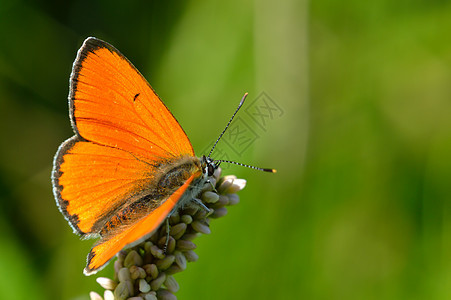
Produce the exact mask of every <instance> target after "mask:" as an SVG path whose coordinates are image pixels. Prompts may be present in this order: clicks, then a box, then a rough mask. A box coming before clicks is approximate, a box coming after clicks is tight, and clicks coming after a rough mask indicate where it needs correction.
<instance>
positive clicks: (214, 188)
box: [205, 179, 218, 193]
mask: <svg viewBox="0 0 451 300" xmlns="http://www.w3.org/2000/svg"><path fill="white" fill-rule="evenodd" d="M205 184H210V186H211V188H212V191H213V192H215V193H217V192H218V191H217V190H216V187H215V186H214V185H213V183H212V182H211V181H210V179H207V181H206V182H205Z"/></svg>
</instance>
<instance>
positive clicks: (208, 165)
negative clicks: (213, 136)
mask: <svg viewBox="0 0 451 300" xmlns="http://www.w3.org/2000/svg"><path fill="white" fill-rule="evenodd" d="M200 163H201V166H202V172H203V174H204V177H210V176H212V175H213V173H214V172H215V170H216V169H217V168H219V164H220V162H218V161H215V160H213V159H212V158H211V157H207V156H205V155H202V158H201V159H200Z"/></svg>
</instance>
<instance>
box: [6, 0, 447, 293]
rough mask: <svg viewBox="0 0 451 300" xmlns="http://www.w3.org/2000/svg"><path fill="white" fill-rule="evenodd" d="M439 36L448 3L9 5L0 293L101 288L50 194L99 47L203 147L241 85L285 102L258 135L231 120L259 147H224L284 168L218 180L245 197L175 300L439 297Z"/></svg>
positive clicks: (443, 208) (442, 44) (443, 246)
mask: <svg viewBox="0 0 451 300" xmlns="http://www.w3.org/2000/svg"><path fill="white" fill-rule="evenodd" d="M450 32H451V3H450V2H449V1H388V0H385V1H370V2H365V1H357V0H352V1H346V2H343V1H333V0H330V1H326V0H325V1H312V2H308V1H296V0H283V1H257V0H256V1H237V0H232V1H218V2H213V1H168V2H165V3H164V4H163V2H161V1H138V0H133V1H127V2H126V1H112V0H110V1H86V0H85V1H38V0H35V1H33V0H30V1H16V0H2V1H1V2H0V116H1V117H0V136H1V147H0V199H1V201H0V245H1V246H0V270H1V272H0V298H1V299H88V292H89V291H91V290H95V291H99V292H100V291H101V288H100V287H99V286H97V284H96V282H95V278H94V277H85V276H84V275H83V274H82V269H83V267H84V264H85V258H86V255H87V253H88V251H89V249H90V247H91V246H92V244H93V242H94V241H92V240H90V241H80V240H79V239H78V237H77V236H76V235H74V234H72V230H71V229H70V227H69V225H68V224H67V223H66V221H65V220H64V218H63V217H62V215H61V214H60V213H59V211H58V209H57V208H56V205H55V202H54V200H53V195H52V192H51V184H50V170H51V167H52V159H53V155H54V153H55V152H56V149H57V147H58V145H59V144H60V143H61V142H62V141H64V140H65V139H66V138H68V137H70V136H72V135H73V133H72V130H71V127H70V123H69V118H68V107H67V94H68V80H69V74H70V71H71V67H72V62H73V60H74V59H75V56H76V51H77V50H78V48H79V47H80V46H81V44H82V42H83V40H84V38H86V37H88V36H96V37H98V38H101V39H104V40H106V41H108V42H110V43H112V44H113V45H115V47H117V48H118V49H119V50H120V51H121V52H122V53H124V54H125V55H126V56H127V57H128V58H129V59H130V60H131V61H132V62H133V63H134V64H135V66H136V67H137V68H138V69H139V70H140V71H141V72H142V73H143V74H144V76H145V77H146V78H147V79H148V80H149V82H150V83H151V84H152V86H153V87H154V89H155V90H156V91H157V92H158V93H159V95H160V96H161V98H162V99H163V100H164V102H165V103H166V104H167V106H168V107H169V108H170V109H171V110H172V112H173V114H174V115H175V116H176V117H177V119H178V121H179V122H180V123H181V125H182V126H183V128H184V129H185V131H186V132H187V133H188V135H189V137H190V139H191V142H192V143H193V145H194V147H195V150H196V153H198V154H199V155H201V154H203V153H201V152H202V151H203V150H204V149H206V148H207V147H208V145H209V144H210V143H211V142H212V141H213V140H214V139H215V138H216V137H217V135H218V134H219V132H220V131H221V130H222V128H223V127H224V125H225V124H226V122H227V120H228V118H229V117H230V115H231V114H232V112H233V110H234V109H235V107H236V105H237V104H238V102H239V100H240V98H241V96H242V94H243V93H244V92H246V91H247V92H249V98H248V102H247V104H246V105H248V107H249V106H250V104H251V103H254V102H253V101H255V99H258V98H257V97H258V96H259V95H261V93H262V92H264V93H266V94H265V95H266V96H265V97H267V99H271V101H270V102H269V103H272V104H273V105H276V107H278V108H279V110H278V111H277V114H274V115H270V116H269V117H268V116H267V117H266V119H265V125H264V126H263V127H262V126H259V124H257V122H255V120H253V119H252V118H251V116H250V115H249V114H248V111H246V110H244V109H243V111H242V112H240V115H239V116H240V117H241V118H242V121H244V122H245V123H246V124H247V125H249V127H250V128H251V129H252V132H253V133H254V134H255V136H258V137H257V138H255V139H254V140H253V141H252V144H250V145H249V147H247V148H246V149H245V151H242V153H238V154H237V153H236V152H234V151H233V150H232V149H230V147H229V146H230V145H227V144H226V143H225V142H224V143H222V145H220V147H219V149H218V152H217V155H218V156H219V154H218V153H222V154H224V153H225V154H224V155H228V157H229V158H231V159H235V160H237V161H242V162H245V163H250V164H254V165H258V166H262V167H274V168H277V169H278V173H277V174H267V173H260V172H256V171H252V170H249V169H245V168H240V167H235V166H231V167H229V168H227V169H226V170H225V173H228V174H236V175H237V176H239V177H242V178H246V179H247V180H248V185H247V187H246V189H245V190H243V191H242V192H241V194H240V195H241V203H240V204H239V205H237V206H235V207H232V208H230V209H229V214H228V216H227V217H225V218H223V219H219V220H215V221H214V222H212V226H211V228H212V234H211V235H210V236H203V237H200V238H199V239H197V241H196V242H197V244H198V249H197V253H198V254H199V256H200V259H199V261H198V262H196V263H190V264H189V265H188V269H187V270H186V271H185V272H182V273H180V274H178V275H176V277H175V278H176V279H177V280H178V282H179V283H180V286H181V289H180V291H179V292H178V293H177V296H178V298H179V299H249V298H252V299H450V298H451V202H450V200H451V37H450ZM260 99H261V98H260ZM260 125H261V124H260ZM231 146H232V147H233V146H234V145H233V144H232V145H231ZM218 156H216V158H221V157H218ZM111 274H112V268H111V265H110V266H109V267H108V268H106V269H105V270H104V271H102V272H100V273H99V275H101V276H110V275H111Z"/></svg>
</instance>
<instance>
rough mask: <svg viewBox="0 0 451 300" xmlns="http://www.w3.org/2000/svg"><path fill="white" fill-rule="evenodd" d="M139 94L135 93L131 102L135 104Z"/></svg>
mask: <svg viewBox="0 0 451 300" xmlns="http://www.w3.org/2000/svg"><path fill="white" fill-rule="evenodd" d="M139 94H140V93H137V94H136V95H135V96H134V97H133V102H135V100H136V98H138V96H139Z"/></svg>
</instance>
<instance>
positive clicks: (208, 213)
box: [193, 198, 214, 217]
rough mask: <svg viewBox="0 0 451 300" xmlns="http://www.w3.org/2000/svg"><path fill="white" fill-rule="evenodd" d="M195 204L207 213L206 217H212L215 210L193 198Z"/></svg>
mask: <svg viewBox="0 0 451 300" xmlns="http://www.w3.org/2000/svg"><path fill="white" fill-rule="evenodd" d="M193 202H194V203H195V204H196V205H198V206H199V207H200V208H202V209H203V210H204V211H205V212H206V213H207V215H206V217H208V216H209V215H211V214H212V213H213V211H214V210H213V209H209V208H208V207H207V206H206V205H205V204H204V203H203V202H202V201H201V200H200V199H197V198H193Z"/></svg>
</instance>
